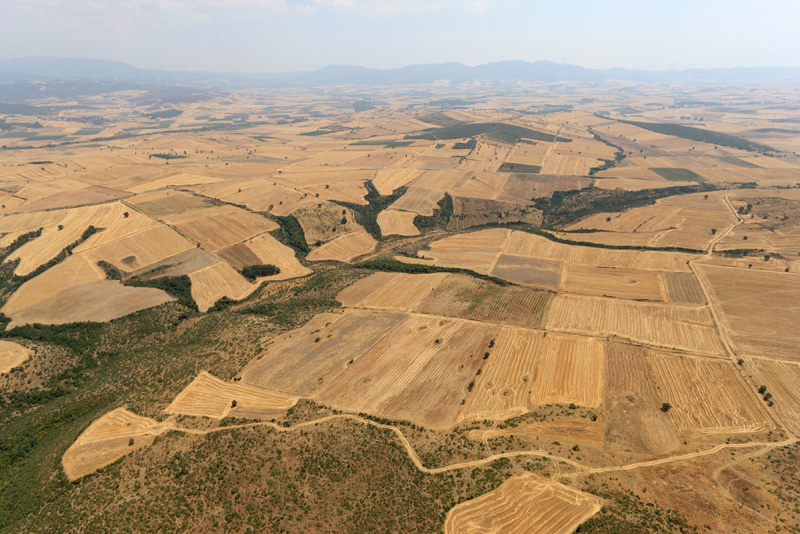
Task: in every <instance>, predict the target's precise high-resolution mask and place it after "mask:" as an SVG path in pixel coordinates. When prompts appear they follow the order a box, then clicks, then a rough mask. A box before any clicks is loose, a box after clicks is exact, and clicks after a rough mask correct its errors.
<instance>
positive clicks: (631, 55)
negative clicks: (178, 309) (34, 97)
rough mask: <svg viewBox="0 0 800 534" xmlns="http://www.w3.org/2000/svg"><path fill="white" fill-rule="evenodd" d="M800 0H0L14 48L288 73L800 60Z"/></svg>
mask: <svg viewBox="0 0 800 534" xmlns="http://www.w3.org/2000/svg"><path fill="white" fill-rule="evenodd" d="M798 23H800V0H761V1H753V0H746V1H745V0H691V1H690V0H550V1H547V2H545V1H540V0H494V1H489V0H461V1H457V0H402V1H389V0H127V1H122V0H0V58H12V57H21V56H56V57H88V58H96V59H113V60H119V61H125V62H127V63H131V64H133V65H135V66H137V67H142V68H164V69H171V70H213V71H249V72H283V71H295V70H309V69H315V68H318V67H322V66H325V65H331V64H350V65H363V66H367V67H378V68H390V67H399V66H404V65H408V64H414V63H434V62H444V61H460V62H462V63H464V64H467V65H478V64H481V63H487V62H490V61H499V60H505V59H522V60H526V61H535V60H538V59H546V60H551V61H557V62H565V63H574V64H578V65H582V66H585V67H594V68H607V67H628V68H650V69H667V68H680V69H682V68H693V67H733V66H748V67H749V66H791V67H800V31H799V30H798Z"/></svg>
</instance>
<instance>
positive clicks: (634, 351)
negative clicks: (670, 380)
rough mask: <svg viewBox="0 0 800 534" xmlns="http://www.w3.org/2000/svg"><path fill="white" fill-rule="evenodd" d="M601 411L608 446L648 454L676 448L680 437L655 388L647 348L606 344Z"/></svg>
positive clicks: (661, 452) (656, 387)
mask: <svg viewBox="0 0 800 534" xmlns="http://www.w3.org/2000/svg"><path fill="white" fill-rule="evenodd" d="M605 353H606V390H605V400H604V403H605V413H606V418H607V419H608V428H609V430H608V433H607V436H608V440H609V445H610V446H612V447H619V448H621V449H629V448H630V449H633V450H635V451H639V452H644V453H649V454H664V453H667V452H672V451H675V450H677V449H678V448H679V447H680V445H681V442H680V439H679V438H678V434H677V433H676V432H675V427H674V426H673V424H672V421H671V420H670V418H669V416H668V415H667V414H665V413H664V412H663V411H661V403H662V402H664V400H663V399H662V396H661V394H660V393H659V391H658V384H657V383H656V380H655V376H654V375H653V371H652V368H651V366H650V361H649V359H648V351H647V349H644V348H642V347H634V346H631V345H623V344H621V343H608V344H606V352H605Z"/></svg>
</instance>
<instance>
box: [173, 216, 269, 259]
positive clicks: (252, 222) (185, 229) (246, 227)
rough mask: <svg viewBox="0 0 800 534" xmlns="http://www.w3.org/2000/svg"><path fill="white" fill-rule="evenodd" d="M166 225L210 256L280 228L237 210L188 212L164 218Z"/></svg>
mask: <svg viewBox="0 0 800 534" xmlns="http://www.w3.org/2000/svg"><path fill="white" fill-rule="evenodd" d="M165 221H166V222H168V223H169V224H171V225H174V226H175V227H176V228H177V229H178V230H179V231H180V232H181V233H182V234H183V235H185V236H186V237H187V238H188V239H190V240H192V241H194V242H196V243H199V244H200V245H201V246H203V247H204V248H206V249H207V250H209V251H211V252H216V251H218V250H220V249H223V248H225V247H228V246H230V245H233V244H236V243H241V242H242V241H245V240H247V239H249V238H251V237H255V236H256V235H259V234H263V233H266V232H269V231H272V230H275V229H277V228H278V225H277V224H276V223H275V222H273V221H271V220H269V219H267V218H266V217H262V216H261V215H256V214H255V213H251V212H248V211H245V210H243V209H241V208H237V207H234V206H219V207H214V208H206V209H203V210H193V211H188V212H184V213H180V214H177V215H171V216H169V217H165Z"/></svg>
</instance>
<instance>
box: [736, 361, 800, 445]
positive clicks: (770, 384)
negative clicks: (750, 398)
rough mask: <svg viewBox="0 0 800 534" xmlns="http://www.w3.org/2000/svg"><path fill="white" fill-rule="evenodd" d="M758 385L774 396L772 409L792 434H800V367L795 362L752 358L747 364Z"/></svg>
mask: <svg viewBox="0 0 800 534" xmlns="http://www.w3.org/2000/svg"><path fill="white" fill-rule="evenodd" d="M747 365H748V367H749V368H750V369H751V370H752V373H753V378H754V380H755V381H756V383H757V384H759V385H761V384H763V385H765V386H767V393H769V394H770V395H772V396H773V398H774V405H773V407H772V409H774V410H775V411H776V412H778V415H779V419H780V421H781V422H782V423H783V424H785V425H786V426H787V427H788V429H789V430H790V431H792V432H795V433H798V432H800V365H798V364H797V363H794V362H778V361H774V360H768V359H762V358H751V359H750V360H748V363H747Z"/></svg>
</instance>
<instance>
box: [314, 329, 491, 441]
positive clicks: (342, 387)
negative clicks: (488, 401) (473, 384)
mask: <svg viewBox="0 0 800 534" xmlns="http://www.w3.org/2000/svg"><path fill="white" fill-rule="evenodd" d="M496 331H497V327H496V326H494V325H487V324H480V323H474V322H468V321H462V320H459V319H448V318H444V317H431V316H425V315H412V316H411V317H409V318H408V319H407V320H406V321H405V322H403V323H402V324H400V325H399V326H398V327H397V328H395V329H394V330H392V332H391V333H389V334H388V335H387V336H386V337H384V338H383V339H381V340H380V341H379V342H378V343H376V344H375V345H374V346H373V347H372V348H371V349H370V350H368V351H367V352H366V353H364V354H363V355H362V356H361V357H360V358H358V359H356V360H355V362H354V363H352V364H351V365H349V366H348V367H347V369H346V370H345V371H344V372H342V373H341V374H340V375H339V376H338V377H336V378H335V379H334V380H333V381H332V382H330V383H329V384H328V385H327V387H325V388H324V389H323V390H322V391H321V392H320V393H319V394H318V395H316V396H315V397H314V398H315V400H317V401H319V402H321V403H323V404H325V405H328V406H333V407H336V408H339V409H343V410H348V411H353V412H355V411H358V412H367V413H370V414H373V415H377V416H381V417H388V418H391V419H403V420H408V421H413V422H415V423H417V424H420V425H424V426H426V427H428V428H447V427H451V426H453V425H454V424H455V422H456V419H457V417H458V412H459V409H460V407H461V401H462V400H463V399H465V398H466V396H467V385H468V383H469V382H470V381H471V380H473V379H474V377H475V373H476V372H477V370H478V368H479V367H480V366H481V365H482V364H483V362H484V360H483V359H482V354H483V352H484V351H486V350H487V347H488V345H489V340H491V339H492V338H493V337H494V335H495V333H496Z"/></svg>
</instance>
